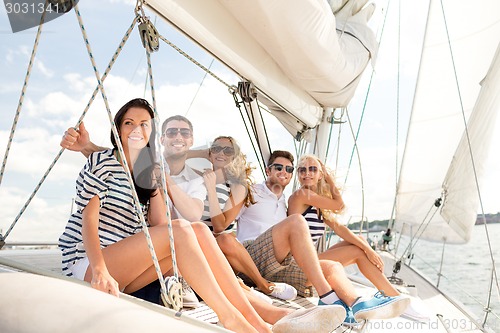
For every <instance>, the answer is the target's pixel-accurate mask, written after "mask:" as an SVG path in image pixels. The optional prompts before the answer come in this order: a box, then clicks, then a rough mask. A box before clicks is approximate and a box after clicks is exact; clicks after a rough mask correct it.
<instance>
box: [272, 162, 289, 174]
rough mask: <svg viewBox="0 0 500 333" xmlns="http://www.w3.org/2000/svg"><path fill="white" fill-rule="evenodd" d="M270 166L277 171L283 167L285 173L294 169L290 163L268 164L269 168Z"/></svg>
mask: <svg viewBox="0 0 500 333" xmlns="http://www.w3.org/2000/svg"><path fill="white" fill-rule="evenodd" d="M272 167H274V168H275V169H276V170H277V171H282V170H283V168H285V171H286V172H287V173H293V169H294V167H293V166H292V165H287V166H284V165H283V164H279V163H273V164H271V165H270V166H269V168H272Z"/></svg>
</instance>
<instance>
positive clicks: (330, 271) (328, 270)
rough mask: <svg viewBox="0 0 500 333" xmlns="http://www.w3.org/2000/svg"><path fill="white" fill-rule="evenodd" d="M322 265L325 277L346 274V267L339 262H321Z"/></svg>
mask: <svg viewBox="0 0 500 333" xmlns="http://www.w3.org/2000/svg"><path fill="white" fill-rule="evenodd" d="M320 264H321V268H322V269H323V273H324V274H325V276H328V275H338V274H339V273H340V272H341V273H343V272H344V266H343V265H342V264H341V263H340V262H338V261H333V260H320Z"/></svg>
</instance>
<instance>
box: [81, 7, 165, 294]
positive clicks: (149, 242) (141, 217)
mask: <svg viewBox="0 0 500 333" xmlns="http://www.w3.org/2000/svg"><path fill="white" fill-rule="evenodd" d="M74 9H75V14H76V17H77V19H78V23H79V25H80V29H81V31H82V37H83V39H84V42H85V46H86V48H87V53H88V55H89V58H90V61H91V63H92V67H93V69H94V74H95V77H96V80H97V83H98V86H99V90H100V91H101V95H102V98H103V101H104V105H105V107H106V111H107V114H108V118H109V121H110V124H111V131H112V133H113V136H114V138H115V141H116V145H117V147H118V152H119V153H120V156H121V158H122V162H123V168H124V169H125V174H126V175H127V179H128V181H129V184H130V186H131V189H132V196H133V198H134V202H135V208H136V213H137V214H138V218H139V220H140V222H141V225H142V229H143V232H144V235H145V236H146V241H147V245H148V248H149V251H150V253H151V257H152V259H153V264H154V267H155V270H156V274H157V276H158V280H159V281H160V289H161V294H162V296H163V297H164V298H165V299H167V298H168V296H167V292H166V289H165V280H164V278H163V273H162V271H161V267H160V264H159V262H158V258H157V257H156V253H155V251H154V247H153V241H152V239H151V236H150V234H149V230H148V226H147V224H146V221H145V219H144V214H143V211H142V208H141V204H140V201H139V197H138V196H137V192H136V191H135V188H134V186H133V184H134V181H133V178H132V174H131V172H130V168H129V166H128V162H127V159H126V158H125V153H124V151H123V146H122V143H121V141H120V136H119V134H118V130H117V129H116V124H115V123H114V121H113V115H112V114H111V109H110V107H109V103H108V99H107V96H106V92H105V90H104V86H103V84H102V80H101V76H100V75H99V71H98V69H97V65H96V63H95V60H94V56H93V53H92V49H91V47H90V43H89V40H88V37H87V33H86V31H85V27H84V25H83V20H82V17H81V14H80V11H79V10H78V6H77V5H76V4H74Z"/></svg>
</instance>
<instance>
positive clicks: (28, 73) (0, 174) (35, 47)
mask: <svg viewBox="0 0 500 333" xmlns="http://www.w3.org/2000/svg"><path fill="white" fill-rule="evenodd" d="M46 6H47V2H46V3H45V7H46ZM45 13H46V11H45V10H44V11H43V13H42V17H41V19H40V24H39V25H38V31H37V33H36V37H35V42H34V44H33V50H32V51H31V57H30V62H29V64H28V69H27V71H26V76H25V78H24V84H23V88H22V90H21V96H19V102H18V104H17V110H16V114H15V116H14V120H13V121H12V128H11V130H10V135H9V139H8V140H7V148H6V149H5V154H4V157H3V162H2V169H1V170H0V185H1V184H2V179H3V174H4V172H5V166H6V165H7V159H8V158H9V152H10V146H11V144H12V140H13V139H14V133H15V131H16V127H17V122H18V121H19V116H20V114H21V109H22V106H23V102H24V96H25V94H26V89H27V88H28V82H29V79H30V76H31V69H32V68H33V62H34V60H35V56H36V51H37V50H38V43H39V42H40V36H41V34H42V28H43V23H44V22H45ZM0 238H2V237H1V235H0Z"/></svg>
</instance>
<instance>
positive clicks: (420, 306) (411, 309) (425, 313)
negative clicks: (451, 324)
mask: <svg viewBox="0 0 500 333" xmlns="http://www.w3.org/2000/svg"><path fill="white" fill-rule="evenodd" d="M403 297H404V296H403ZM406 297H408V298H409V299H410V305H408V307H407V308H406V310H405V312H403V314H402V315H401V317H405V318H408V319H411V320H414V321H418V322H428V321H429V320H431V314H430V312H429V310H428V309H427V307H426V306H425V304H424V302H423V301H422V300H421V299H419V298H415V297H412V296H406Z"/></svg>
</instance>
